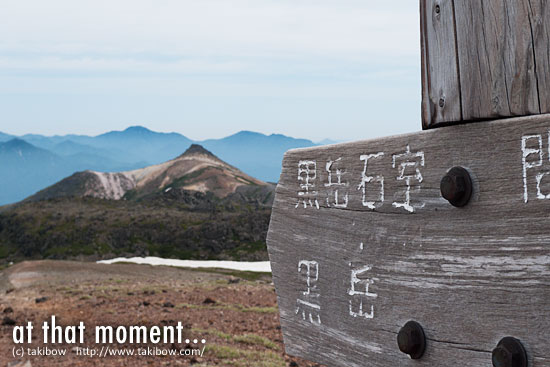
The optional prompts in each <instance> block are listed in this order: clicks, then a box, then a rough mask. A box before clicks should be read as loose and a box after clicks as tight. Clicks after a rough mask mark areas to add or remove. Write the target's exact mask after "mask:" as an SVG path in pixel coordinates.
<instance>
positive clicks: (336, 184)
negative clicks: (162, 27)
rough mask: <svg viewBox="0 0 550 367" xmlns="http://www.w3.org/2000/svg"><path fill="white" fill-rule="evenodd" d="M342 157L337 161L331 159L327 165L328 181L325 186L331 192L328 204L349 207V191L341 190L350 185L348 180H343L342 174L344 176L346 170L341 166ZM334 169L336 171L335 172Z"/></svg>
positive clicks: (336, 206)
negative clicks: (342, 192)
mask: <svg viewBox="0 0 550 367" xmlns="http://www.w3.org/2000/svg"><path fill="white" fill-rule="evenodd" d="M341 162H342V158H338V159H337V160H335V161H332V160H329V161H328V162H327V164H326V166H325V169H326V171H327V174H328V182H327V183H326V184H325V187H328V188H329V189H330V190H331V192H330V193H329V197H327V206H329V207H331V206H333V207H335V208H347V207H348V201H349V195H348V193H347V192H344V194H341V192H340V191H341V190H342V191H345V189H346V187H348V186H349V183H348V182H342V176H344V174H345V171H344V169H343V168H341V167H340V165H341ZM333 170H334V172H333Z"/></svg>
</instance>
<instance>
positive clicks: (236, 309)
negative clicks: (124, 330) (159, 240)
mask: <svg viewBox="0 0 550 367" xmlns="http://www.w3.org/2000/svg"><path fill="white" fill-rule="evenodd" d="M44 297H45V298H44ZM52 315H55V316H56V318H57V322H58V323H59V324H60V325H78V323H79V322H80V321H83V322H84V324H85V325H86V333H85V337H86V343H85V345H84V347H85V346H88V347H93V348H98V345H96V344H95V343H94V339H93V338H94V327H95V325H111V326H115V327H116V326H119V325H125V326H129V325H145V326H149V327H150V326H153V325H157V326H164V325H176V324H177V322H178V321H181V322H182V324H183V325H184V326H185V330H184V337H185V338H189V339H191V342H190V344H188V345H186V344H185V343H183V344H181V345H175V344H168V345H167V344H159V345H158V346H159V347H161V348H164V349H171V350H178V351H179V350H181V349H185V348H192V347H194V344H193V339H195V338H196V339H198V340H199V343H198V347H199V348H201V349H202V346H203V345H202V344H201V342H200V341H201V340H202V339H205V340H206V344H205V346H206V348H205V350H204V353H203V356H202V357H200V356H177V357H176V356H164V357H163V356H160V357H159V356H157V357H155V356H124V357H117V356H107V357H105V358H99V357H97V356H96V357H93V358H91V357H88V356H82V355H80V356H79V355H77V352H76V348H75V346H74V345H69V344H64V345H56V346H52V345H49V347H50V348H65V349H66V350H67V355H66V356H57V357H53V356H49V357H45V356H28V355H25V356H24V357H23V358H14V357H13V355H12V351H13V347H14V344H13V342H12V331H13V328H14V326H13V324H14V323H15V324H16V325H26V323H27V322H28V321H31V322H33V324H34V326H35V330H34V334H33V343H32V344H31V345H30V346H31V347H32V348H36V347H43V346H44V344H43V343H42V330H41V329H40V328H41V325H42V323H43V322H44V321H48V320H50V317H51V316H52ZM0 320H2V321H1V324H2V325H1V326H0V331H1V332H0V367H4V366H8V364H13V363H14V362H15V361H17V360H20V361H24V362H26V361H30V362H31V363H32V366H33V367H35V366H188V365H193V366H236V367H241V366H254V367H283V366H292V367H296V366H319V365H317V364H314V363H311V362H306V361H303V360H300V359H297V358H292V357H289V356H287V355H286V354H285V353H284V346H283V344H282V335H281V330H280V326H279V315H278V311H277V305H276V296H275V291H274V288H273V285H272V284H271V279H270V277H269V276H268V275H258V274H251V273H235V272H230V271H228V272H213V271H195V270H187V269H179V268H170V267H152V266H148V265H135V264H116V265H102V264H95V263H80V262H70V261H32V262H23V263H19V264H17V265H14V266H11V267H9V268H7V269H4V270H2V271H0ZM24 346H25V348H27V347H29V345H28V344H25V345H24ZM80 346H82V345H80ZM111 346H113V347H120V348H126V347H130V348H132V349H135V348H137V346H136V345H132V346H129V345H111ZM17 347H19V345H18V346H17ZM142 347H143V346H142ZM99 348H101V345H99Z"/></svg>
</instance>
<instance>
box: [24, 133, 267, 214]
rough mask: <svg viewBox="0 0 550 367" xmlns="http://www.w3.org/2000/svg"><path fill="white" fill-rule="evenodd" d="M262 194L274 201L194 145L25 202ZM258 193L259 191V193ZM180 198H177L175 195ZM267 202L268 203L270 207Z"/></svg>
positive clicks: (64, 184) (91, 174)
mask: <svg viewBox="0 0 550 367" xmlns="http://www.w3.org/2000/svg"><path fill="white" fill-rule="evenodd" d="M262 186H265V189H263V190H262V191H263V192H264V193H265V194H266V196H268V198H267V201H269V200H270V199H271V200H272V199H273V197H272V195H271V193H272V192H273V190H274V185H273V184H268V183H265V182H263V181H260V180H258V179H255V178H253V177H251V176H248V175H247V174H246V173H244V172H242V171H240V170H239V169H237V168H235V167H233V166H231V165H229V164H227V163H225V162H224V161H222V160H221V159H219V158H218V157H216V156H215V155H214V154H212V153H211V152H209V151H208V150H206V149H204V148H203V147H202V146H201V145H198V144H192V145H191V146H190V147H189V148H188V149H187V150H186V151H185V152H184V153H183V154H182V155H180V156H178V157H177V158H175V159H171V160H169V161H167V162H163V163H160V164H156V165H152V166H147V167H144V168H140V169H136V170H132V171H125V172H109V173H107V172H97V171H90V170H87V171H82V172H76V173H74V174H73V175H71V176H69V177H67V178H65V179H63V180H61V181H59V182H58V183H56V184H54V185H52V186H49V187H47V188H45V189H44V190H41V191H39V192H38V193H36V194H34V195H32V196H30V197H29V198H27V199H26V201H40V200H46V199H57V198H66V197H78V198H83V197H94V198H98V199H109V200H141V199H146V198H155V199H156V198H158V197H159V196H163V195H166V194H168V195H170V196H172V197H173V196H174V194H175V192H177V191H180V194H183V193H184V192H186V191H190V192H199V193H202V194H208V193H211V194H212V195H213V196H215V197H216V198H218V199H223V198H226V197H227V196H229V195H231V194H234V193H236V192H237V191H238V190H239V189H240V191H241V192H245V191H251V190H250V189H252V190H255V189H256V188H258V187H262ZM256 191H257V190H256ZM176 196H177V194H176ZM267 201H266V202H265V203H267Z"/></svg>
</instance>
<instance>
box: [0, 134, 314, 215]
mask: <svg viewBox="0 0 550 367" xmlns="http://www.w3.org/2000/svg"><path fill="white" fill-rule="evenodd" d="M194 143H199V144H200V145H202V146H203V147H204V148H206V149H208V150H209V151H211V152H212V153H213V154H214V155H216V156H217V157H220V158H221V159H223V160H224V161H225V162H227V163H228V164H230V165H232V166H234V167H236V168H237V169H239V170H241V171H243V172H244V173H246V174H247V175H250V176H251V177H255V178H256V179H259V180H262V181H267V182H277V181H278V179H279V175H280V170H281V161H282V158H283V154H284V152H286V151H287V150H289V149H292V148H302V147H310V146H314V145H316V144H315V143H313V142H312V141H310V140H306V139H294V138H291V137H287V136H284V135H278V134H272V135H264V134H260V133H255V132H250V131H241V132H239V133H237V134H234V135H231V136H228V137H226V138H223V139H209V140H205V141H201V142H195V141H192V140H191V139H189V138H187V137H185V136H183V135H181V134H178V133H158V132H154V131H151V130H149V129H147V128H145V127H141V126H132V127H129V128H127V129H126V130H124V131H111V132H108V133H105V134H101V135H98V136H93V137H92V136H85V135H64V136H51V137H47V136H42V135H34V134H27V135H23V136H20V137H16V136H12V135H9V134H5V133H1V132H0V167H1V169H2V175H0V187H1V188H2V190H0V205H3V204H8V203H14V202H17V201H20V200H23V199H25V198H26V197H28V196H31V195H33V194H35V193H36V192H38V191H40V190H42V189H44V188H46V187H48V186H50V185H52V184H54V183H56V182H57V181H59V180H61V179H63V178H66V177H69V176H71V175H72V174H73V173H75V172H79V171H95V172H125V171H132V170H136V169H140V168H144V167H147V166H151V165H157V164H160V163H163V162H166V161H169V160H171V159H174V158H175V157H178V156H179V155H180V154H181V153H182V152H184V151H185V150H186V149H187V148H189V147H190V146H191V144H194ZM105 177H107V176H105Z"/></svg>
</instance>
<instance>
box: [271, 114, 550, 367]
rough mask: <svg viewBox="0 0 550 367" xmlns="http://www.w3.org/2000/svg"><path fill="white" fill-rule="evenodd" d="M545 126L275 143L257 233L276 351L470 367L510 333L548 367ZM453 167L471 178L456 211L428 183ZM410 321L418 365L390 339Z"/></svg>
mask: <svg viewBox="0 0 550 367" xmlns="http://www.w3.org/2000/svg"><path fill="white" fill-rule="evenodd" d="M549 131H550V115H540V116H535V117H525V118H513V119H506V120H500V121H498V122H485V123H482V124H465V125H459V126H451V127H445V128H441V129H435V130H428V131H424V132H421V133H417V134H410V135H401V136H396V137H390V138H384V139H378V140H371V141H360V142H355V143H349V144H339V145H332V146H326V147H317V148H308V149H297V150H292V151H289V152H287V154H286V155H285V158H284V162H283V170H282V174H281V179H280V182H279V185H278V187H277V192H276V198H275V204H274V207H273V214H272V218H271V224H270V228H269V232H268V249H269V255H270V260H271V265H272V271H273V280H274V283H275V287H276V290H277V295H278V302H279V308H280V315H281V324H282V328H283V329H282V330H283V335H284V341H285V347H286V350H287V352H288V353H290V354H292V355H296V356H300V357H303V358H307V359H310V360H313V361H316V362H319V363H324V364H327V365H330V366H346V367H353V366H357V367H359V366H381V367H382V366H383V367H387V366H415V365H420V364H422V365H425V366H445V365H451V366H452V365H461V366H471V367H479V366H490V365H491V351H492V349H493V348H494V347H495V346H496V345H497V343H498V341H499V340H500V339H501V338H502V337H505V336H514V337H516V338H519V339H520V340H521V341H522V342H523V344H524V346H525V347H526V349H527V351H528V354H529V361H530V366H531V367H541V366H550V349H549V348H548V342H547V336H548V330H549V329H550V317H548V315H549V314H550V245H549V243H548V238H549V234H550V225H549V219H550V218H549V217H550V215H549V213H550V147H549V142H550V136H549V134H550V133H549ZM453 166H463V167H465V168H467V169H468V170H469V171H470V172H471V175H472V178H473V182H474V194H473V198H472V201H471V203H470V204H468V205H467V206H466V207H464V208H460V209H459V208H454V207H452V206H451V205H450V204H449V203H447V202H446V201H445V200H444V199H443V198H442V197H441V195H440V191H439V183H440V180H441V178H442V177H443V175H444V174H445V173H446V172H447V170H449V169H450V168H451V167H453ZM382 187H383V190H382ZM382 193H383V195H382ZM371 316H372V318H371ZM409 320H416V321H418V322H420V323H421V324H422V325H423V327H424V329H425V331H426V334H427V338H428V346H427V351H426V354H425V356H424V357H423V359H422V360H421V361H420V362H419V361H413V360H410V359H409V358H408V357H407V356H406V355H404V354H402V353H400V352H399V350H398V347H397V342H396V335H397V332H398V331H399V329H400V327H401V326H403V325H404V324H405V323H406V322H407V321H409Z"/></svg>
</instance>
